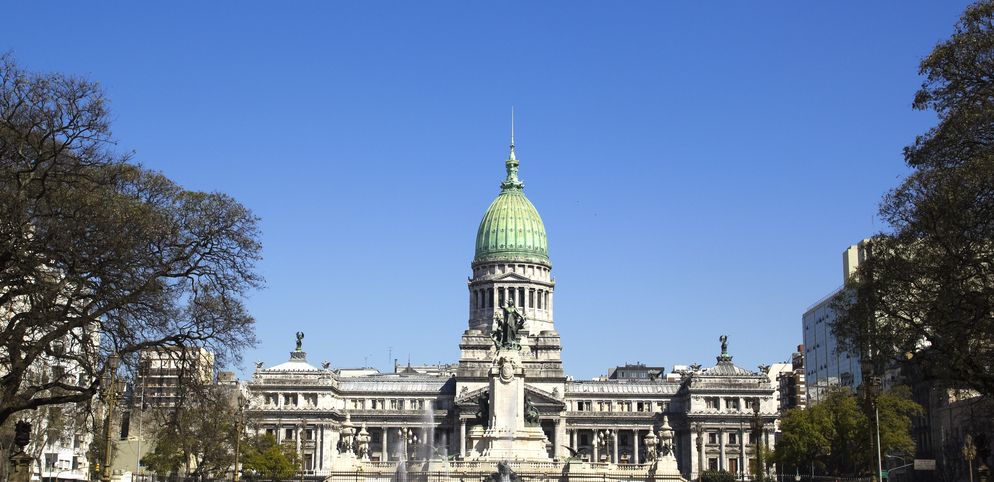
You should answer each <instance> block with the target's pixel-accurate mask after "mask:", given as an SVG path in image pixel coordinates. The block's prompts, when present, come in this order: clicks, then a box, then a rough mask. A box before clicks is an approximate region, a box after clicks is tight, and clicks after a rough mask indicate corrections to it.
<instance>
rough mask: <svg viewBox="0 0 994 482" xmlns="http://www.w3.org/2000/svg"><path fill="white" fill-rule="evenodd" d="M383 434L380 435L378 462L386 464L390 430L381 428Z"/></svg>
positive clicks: (388, 455) (388, 452)
mask: <svg viewBox="0 0 994 482" xmlns="http://www.w3.org/2000/svg"><path fill="white" fill-rule="evenodd" d="M381 430H382V431H383V433H381V434H380V450H381V451H382V452H381V453H380V460H382V461H384V462H387V461H389V460H390V446H389V443H388V441H389V440H390V428H389V427H387V426H383V428H382V429H381Z"/></svg>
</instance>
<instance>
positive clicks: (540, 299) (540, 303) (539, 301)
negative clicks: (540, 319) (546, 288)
mask: <svg viewBox="0 0 994 482" xmlns="http://www.w3.org/2000/svg"><path fill="white" fill-rule="evenodd" d="M538 309H540V310H541V309H542V291H539V292H538Z"/></svg>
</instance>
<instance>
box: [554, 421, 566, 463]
mask: <svg viewBox="0 0 994 482" xmlns="http://www.w3.org/2000/svg"><path fill="white" fill-rule="evenodd" d="M555 439H556V441H555V446H554V447H553V449H552V455H553V456H554V457H555V458H557V459H562V458H565V457H566V454H565V453H563V452H564V450H565V448H564V447H563V446H564V445H566V418H565V417H559V418H557V419H556V436H555Z"/></svg>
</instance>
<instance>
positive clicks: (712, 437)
mask: <svg viewBox="0 0 994 482" xmlns="http://www.w3.org/2000/svg"><path fill="white" fill-rule="evenodd" d="M708 443H709V444H717V443H718V434H717V433H716V432H708Z"/></svg>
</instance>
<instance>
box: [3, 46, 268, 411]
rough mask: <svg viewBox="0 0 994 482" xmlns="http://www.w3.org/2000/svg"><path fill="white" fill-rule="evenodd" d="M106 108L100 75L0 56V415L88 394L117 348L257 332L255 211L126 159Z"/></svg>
mask: <svg viewBox="0 0 994 482" xmlns="http://www.w3.org/2000/svg"><path fill="white" fill-rule="evenodd" d="M108 117H109V114H108V111H107V101H106V99H105V97H104V94H103V92H102V90H101V89H100V87H99V85H98V84H96V83H94V82H91V81H88V80H85V79H80V78H75V77H70V76H65V75H61V74H36V73H30V72H26V71H24V70H23V69H21V68H19V67H18V65H17V64H16V63H15V62H14V60H13V58H12V56H11V55H9V54H7V55H2V56H0V424H2V423H3V422H4V421H6V420H7V419H8V418H9V417H11V415H12V414H14V413H16V412H18V411H22V410H30V409H34V408H37V407H42V406H46V405H55V404H61V403H70V402H86V401H88V400H90V399H91V398H92V397H93V396H94V395H95V394H97V393H98V391H99V389H100V386H101V383H102V382H103V381H104V379H105V375H106V371H107V365H108V364H107V363H106V360H107V359H108V357H109V356H110V355H112V354H116V355H119V356H120V357H121V359H122V360H123V361H124V362H125V363H132V364H133V363H135V362H136V361H137V360H136V358H137V354H138V353H139V352H140V351H141V350H143V349H155V348H165V347H206V348H208V349H211V350H212V351H214V352H215V353H217V354H218V356H219V357H224V356H235V357H237V353H238V351H239V349H240V348H242V347H245V346H246V345H250V344H252V343H254V335H253V323H254V320H253V319H252V317H251V316H250V315H249V314H248V312H247V311H246V309H245V306H244V297H245V296H246V294H247V293H248V292H249V291H250V290H252V289H255V288H258V287H259V286H260V285H261V283H262V280H261V278H260V277H259V275H258V274H257V273H256V272H255V267H254V265H255V262H256V261H257V260H258V259H259V257H260V249H261V246H260V244H259V241H258V237H259V231H258V226H257V218H256V217H255V216H253V215H252V213H251V212H250V211H249V210H248V209H246V208H245V207H244V206H242V205H241V204H239V203H238V202H236V201H235V200H234V199H232V198H231V197H229V196H227V195H225V194H221V193H204V192H192V191H187V190H184V189H183V188H181V187H180V186H178V185H176V184H175V183H173V182H172V181H170V180H169V179H168V178H166V177H165V176H163V175H162V174H160V173H157V172H152V171H150V170H148V169H145V168H143V167H141V166H140V165H137V164H134V163H132V162H130V155H127V154H124V155H122V154H120V153H118V152H117V151H116V149H115V145H114V143H113V138H112V137H111V133H110V127H109V121H108ZM222 361H223V360H219V362H222ZM39 363H55V364H58V365H62V366H66V367H72V368H71V369H68V370H66V371H65V372H64V373H61V374H59V375H58V376H51V377H42V378H38V377H32V376H30V373H31V367H32V366H36V365H37V364H39Z"/></svg>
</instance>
